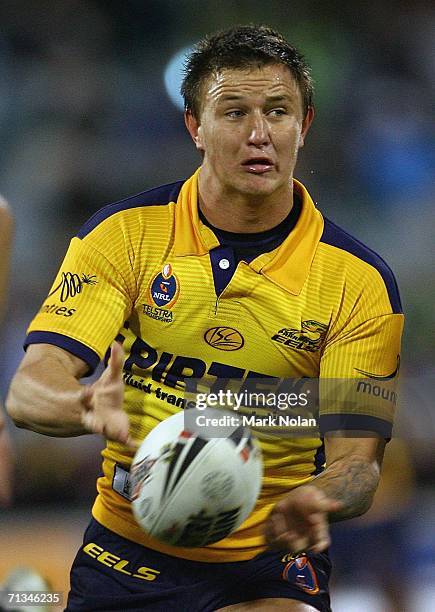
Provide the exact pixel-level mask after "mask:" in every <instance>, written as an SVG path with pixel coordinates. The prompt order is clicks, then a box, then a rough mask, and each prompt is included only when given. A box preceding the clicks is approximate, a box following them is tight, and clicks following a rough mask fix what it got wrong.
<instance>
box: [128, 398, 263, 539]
mask: <svg viewBox="0 0 435 612" xmlns="http://www.w3.org/2000/svg"><path fill="white" fill-rule="evenodd" d="M201 414H202V415H205V416H208V417H222V415H225V414H227V415H228V414H232V415H234V413H228V412H226V411H223V410H217V409H213V408H207V409H206V410H204V411H202V413H201ZM190 429H191V431H189V430H188V429H186V428H185V421H184V412H183V411H181V412H179V413H177V414H174V415H173V416H171V417H169V418H168V419H165V420H164V421H162V422H161V423H159V425H157V426H156V427H155V428H154V429H153V430H152V431H151V432H150V434H149V435H148V436H147V437H146V438H145V440H144V441H143V442H142V444H141V446H140V448H139V449H138V451H137V453H136V456H135V458H134V460H133V464H132V469H131V493H132V506H133V513H134V516H135V518H136V521H137V522H138V523H139V525H140V526H141V527H142V528H143V529H144V530H145V531H146V532H147V533H148V534H150V535H151V536H153V537H155V538H157V539H158V540H161V541H162V542H165V543H167V544H171V545H173V546H187V547H195V546H206V545H207V544H212V543H213V542H217V541H218V540H222V539H223V538H225V537H226V536H228V535H229V534H230V533H232V532H233V531H235V530H236V529H237V528H238V527H239V526H240V525H241V524H242V523H243V521H244V520H245V519H246V518H247V517H248V516H249V514H250V513H251V512H252V510H253V508H254V506H255V503H256V501H257V498H258V495H259V493H260V489H261V480H262V475H263V464H262V460H261V451H260V448H259V446H258V442H257V440H256V439H255V438H254V437H253V435H252V434H251V432H250V431H249V428H247V427H244V426H237V425H235V426H233V427H226V428H225V437H219V438H216V437H208V435H206V433H201V432H199V431H198V430H196V431H195V430H194V429H193V428H190Z"/></svg>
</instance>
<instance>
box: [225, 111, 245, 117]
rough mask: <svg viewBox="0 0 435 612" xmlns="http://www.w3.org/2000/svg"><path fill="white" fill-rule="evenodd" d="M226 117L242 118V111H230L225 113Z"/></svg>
mask: <svg viewBox="0 0 435 612" xmlns="http://www.w3.org/2000/svg"><path fill="white" fill-rule="evenodd" d="M225 114H226V116H227V117H234V118H237V117H242V116H243V111H241V110H232V111H228V112H227V113H225Z"/></svg>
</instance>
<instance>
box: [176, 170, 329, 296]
mask: <svg viewBox="0 0 435 612" xmlns="http://www.w3.org/2000/svg"><path fill="white" fill-rule="evenodd" d="M199 171H200V169H198V170H197V171H196V172H195V174H194V175H193V176H191V177H190V178H189V179H188V180H187V181H186V182H185V183H184V184H183V187H182V188H181V191H180V194H179V196H178V200H177V204H176V206H175V243H174V251H175V252H174V254H175V256H176V257H184V256H186V255H207V254H208V252H209V251H210V250H211V249H213V248H215V247H217V246H219V240H218V239H217V237H216V236H215V235H214V233H213V231H212V230H211V228H209V227H207V226H206V225H204V224H203V223H202V221H201V220H200V218H199V214H198V174H199ZM293 188H294V189H295V190H296V191H297V192H298V194H299V196H300V198H301V200H302V210H301V214H300V216H299V219H298V221H297V223H296V225H295V227H294V228H293V230H292V231H291V232H290V234H289V235H288V236H287V238H286V239H285V240H284V241H283V242H282V244H281V245H280V246H279V247H278V248H276V249H275V250H273V251H271V252H270V253H263V254H262V255H260V256H259V257H256V258H255V259H253V260H252V261H251V263H250V264H249V266H250V268H252V269H253V270H254V271H255V272H257V273H258V274H263V276H265V277H266V278H268V279H269V280H270V281H272V282H273V283H275V284H276V285H278V286H279V287H282V288H283V289H285V290H286V291H288V292H289V293H292V294H293V295H299V293H300V292H301V290H302V287H303V285H304V283H305V280H306V279H307V276H308V274H309V271H310V268H311V263H312V261H313V258H314V254H315V252H316V249H317V245H318V243H319V240H320V237H321V235H322V232H323V225H324V223H323V217H322V215H321V213H320V211H318V210H317V208H316V207H315V205H314V202H313V200H312V199H311V196H310V194H309V193H308V191H307V190H306V189H305V187H304V185H302V183H300V182H299V181H297V180H296V179H293Z"/></svg>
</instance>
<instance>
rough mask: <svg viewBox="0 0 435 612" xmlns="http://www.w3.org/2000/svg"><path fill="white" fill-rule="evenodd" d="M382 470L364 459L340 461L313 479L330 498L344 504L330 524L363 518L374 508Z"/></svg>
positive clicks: (334, 513)
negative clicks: (372, 506)
mask: <svg viewBox="0 0 435 612" xmlns="http://www.w3.org/2000/svg"><path fill="white" fill-rule="evenodd" d="M379 476H380V472H379V468H378V467H377V466H376V464H373V463H369V462H368V461H367V460H366V459H363V458H360V457H350V458H346V460H342V461H337V462H335V463H333V464H332V465H330V466H329V467H327V468H326V469H325V471H324V472H322V473H321V474H319V476H317V477H316V478H314V479H313V481H312V482H311V484H313V485H315V486H316V487H318V488H319V489H321V490H322V491H324V493H326V495H327V496H328V497H330V498H331V499H335V500H337V501H340V502H341V503H342V504H343V507H342V509H340V510H338V511H337V512H332V513H330V515H329V520H330V521H331V522H334V521H342V520H344V519H349V518H353V517H355V516H360V515H361V514H364V512H367V510H368V509H369V508H370V506H371V503H372V500H373V496H374V494H375V492H376V488H377V486H378V483H379Z"/></svg>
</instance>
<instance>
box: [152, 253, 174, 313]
mask: <svg viewBox="0 0 435 612" xmlns="http://www.w3.org/2000/svg"><path fill="white" fill-rule="evenodd" d="M179 290H180V284H179V282H178V279H177V277H176V276H175V274H174V273H173V271H172V266H171V264H170V263H167V264H165V265H164V266H163V269H162V271H161V272H159V273H158V274H156V276H155V277H154V278H153V279H152V280H151V284H150V288H149V303H150V304H152V305H153V306H158V307H159V308H172V306H173V305H174V304H175V302H176V301H177V299H178V294H179Z"/></svg>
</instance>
